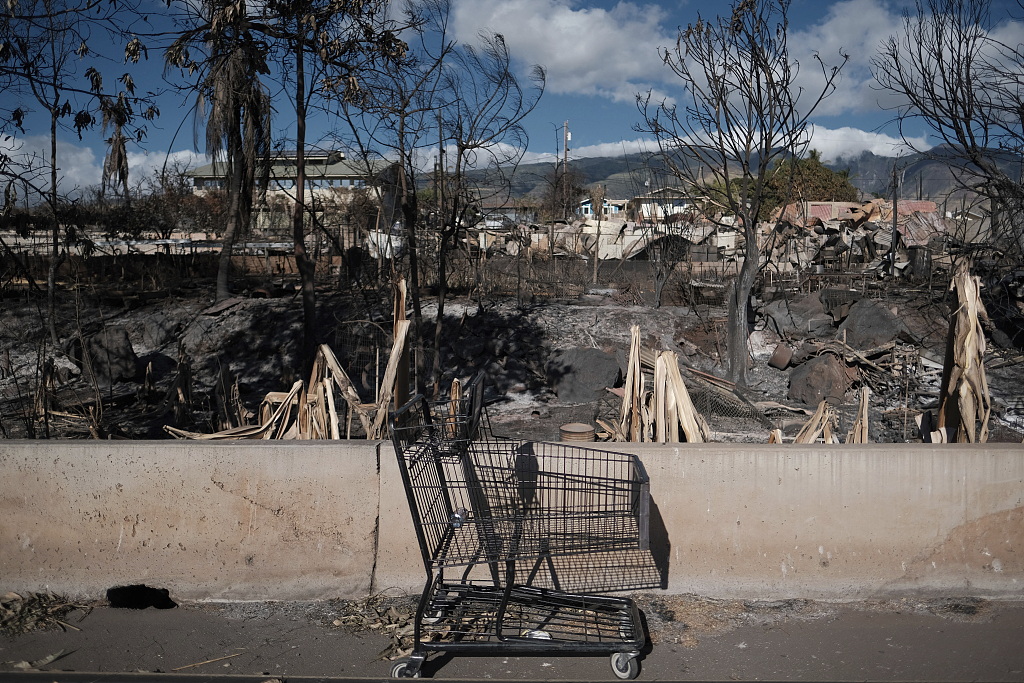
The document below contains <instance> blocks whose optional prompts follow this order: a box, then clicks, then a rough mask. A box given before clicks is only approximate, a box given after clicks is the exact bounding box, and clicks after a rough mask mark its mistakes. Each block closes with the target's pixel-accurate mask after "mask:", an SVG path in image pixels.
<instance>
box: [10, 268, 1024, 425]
mask: <svg viewBox="0 0 1024 683" xmlns="http://www.w3.org/2000/svg"><path fill="white" fill-rule="evenodd" d="M614 291H615V290H614V289H612V290H607V289H603V290H598V291H597V293H595V294H584V295H581V296H580V297H579V298H575V299H571V300H565V299H562V300H554V299H551V300H544V299H539V300H534V301H532V302H529V303H523V302H521V301H518V300H516V299H495V298H491V299H487V300H484V301H483V302H482V306H481V302H480V301H478V300H476V299H471V298H467V297H461V298H460V297H456V298H453V299H452V300H450V301H448V302H447V304H446V308H445V316H444V321H443V324H442V326H441V328H442V329H441V338H442V347H443V348H444V353H443V355H442V358H441V367H442V370H443V373H442V381H441V383H440V385H441V386H442V387H443V386H446V382H450V380H451V379H452V378H453V377H463V378H465V377H469V376H471V375H472V374H474V373H475V372H477V371H479V370H484V371H485V372H486V373H487V374H488V387H489V388H488V393H487V404H488V405H487V408H488V413H489V416H490V420H491V422H492V427H493V431H494V432H495V433H498V434H501V435H505V436H517V437H522V438H532V439H543V440H557V439H558V438H559V427H560V426H561V425H564V424H567V423H570V422H583V423H588V424H592V425H593V424H596V420H597V418H599V417H600V418H604V419H606V420H609V421H614V420H615V419H616V418H617V417H618V415H619V411H620V410H621V399H619V398H618V397H617V396H615V395H614V394H612V393H611V392H609V393H608V394H607V395H606V396H604V397H603V398H601V399H599V400H596V401H593V402H590V403H584V404H569V403H565V402H562V401H559V399H558V397H557V396H556V395H555V393H554V391H553V390H552V388H551V387H550V386H549V383H548V380H547V378H546V375H545V363H546V361H547V358H548V357H549V356H550V354H551V353H552V352H553V351H555V350H558V349H565V348H570V347H590V348H597V349H601V350H603V351H606V352H608V353H609V354H612V355H614V356H616V357H617V358H618V359H619V362H620V365H623V366H624V365H625V362H626V357H627V354H628V349H629V340H630V327H631V326H632V325H639V326H640V329H641V331H642V337H643V341H644V343H645V345H646V346H647V347H649V348H651V349H656V350H673V351H676V352H677V354H678V356H679V358H680V361H681V364H682V365H683V371H684V379H685V381H686V382H687V385H688V387H689V388H690V391H691V394H693V395H694V396H693V397H694V403H695V405H696V407H697V409H698V410H699V411H700V412H701V413H702V414H703V415H704V416H705V418H706V419H707V421H708V423H709V426H710V428H711V431H712V439H713V440H715V441H742V442H751V443H764V442H765V441H766V440H767V435H768V431H769V429H771V428H774V427H779V428H782V429H783V431H784V433H785V434H787V435H789V436H791V435H793V434H795V433H796V431H798V430H799V428H800V426H801V425H802V424H803V423H804V422H806V420H807V419H808V415H809V413H808V412H807V411H808V410H813V408H814V406H806V405H800V404H794V403H793V402H791V401H789V400H788V399H787V390H788V386H789V376H788V373H787V372H786V371H781V370H777V369H775V368H773V367H771V366H770V365H769V363H768V361H769V359H770V357H771V354H772V352H773V351H774V349H775V347H776V345H777V344H779V343H780V342H782V341H786V342H788V343H790V345H793V344H798V343H799V340H792V339H781V338H780V336H779V334H778V333H777V332H776V331H775V330H773V329H772V328H771V327H770V326H768V325H765V323H764V319H763V318H762V317H760V316H756V324H755V328H754V332H753V334H752V336H751V343H750V347H751V349H750V350H751V354H750V363H751V365H750V369H749V382H748V388H747V389H746V390H745V391H743V392H733V394H732V398H730V397H729V396H728V395H725V394H723V392H722V391H721V387H722V386H723V385H722V384H721V383H715V382H713V381H712V382H711V384H710V388H709V384H708V382H707V381H705V380H706V379H707V376H708V375H710V376H718V377H722V376H724V368H723V366H722V364H721V362H720V360H719V359H720V358H721V357H722V356H723V355H725V349H726V341H727V340H726V336H725V324H724V321H725V310H724V308H723V307H722V306H720V305H719V306H715V305H700V306H684V305H665V306H662V307H661V308H653V307H651V306H650V305H647V304H645V305H636V303H635V302H636V300H638V299H637V297H634V298H633V300H632V301H626V302H625V303H623V302H624V301H625V299H624V298H623V297H621V296H619V297H616V296H614V295H613V294H612V293H614ZM210 292H211V289H210V287H208V286H203V283H197V284H194V285H193V286H181V287H178V288H176V289H174V290H164V291H159V292H150V293H146V292H135V291H130V290H126V289H124V288H123V287H117V286H114V285H97V286H89V287H83V288H82V289H80V290H74V291H66V292H63V293H62V296H61V304H60V311H59V317H60V319H61V321H62V324H61V328H62V329H63V330H64V331H65V337H70V336H72V333H73V332H75V331H76V330H81V334H82V335H83V336H88V335H89V334H92V333H95V332H96V331H98V330H100V329H102V328H103V327H112V326H123V327H124V328H125V329H126V330H127V334H128V338H129V339H130V341H131V345H132V348H133V349H134V352H135V354H136V355H137V357H138V361H139V362H138V368H139V374H138V376H137V377H136V378H135V379H134V381H120V382H117V383H115V384H113V385H112V386H107V387H96V386H94V385H93V384H92V383H91V382H89V381H88V377H87V376H86V374H85V373H83V372H82V370H81V368H80V367H78V366H77V365H76V364H75V363H74V362H73V361H72V360H70V359H69V358H68V356H67V353H66V349H65V348H61V349H56V350H55V349H54V348H53V347H52V344H51V343H50V342H49V338H48V335H47V333H46V326H45V322H44V320H45V317H44V311H45V301H44V300H43V299H41V298H39V297H37V296H30V295H29V294H27V293H21V294H8V295H7V297H6V299H5V300H4V302H3V304H4V313H3V316H2V318H0V358H2V360H3V363H2V365H3V372H2V373H0V375H2V376H0V436H2V437H6V438H132V439H140V438H148V439H162V438H170V437H169V435H168V434H167V433H166V431H165V430H164V426H165V425H168V424H175V425H176V426H179V427H181V428H184V429H190V430H194V431H200V432H213V431H218V430H219V429H220V428H224V426H225V425H224V424H223V423H222V422H221V421H218V418H217V412H218V400H220V399H219V398H218V396H221V397H223V396H224V395H225V392H224V391H221V390H218V388H217V385H218V381H219V380H221V378H222V377H223V378H224V385H225V386H226V387H228V393H230V391H231V387H232V386H234V387H235V389H234V390H235V391H236V392H237V401H238V403H239V404H240V405H241V406H242V408H243V411H245V410H247V411H249V412H250V419H251V420H254V419H255V416H256V414H257V413H258V411H259V406H260V403H261V401H262V400H263V398H264V397H265V396H266V395H267V393H268V392H274V391H286V390H287V389H289V388H290V387H291V385H292V383H293V382H294V381H295V379H296V372H295V370H294V368H295V367H296V365H297V362H296V358H297V353H298V349H299V344H300V340H301V334H302V325H303V321H302V311H301V300H300V298H299V296H298V293H297V291H296V290H295V288H294V285H290V286H289V285H288V284H287V283H285V284H284V285H281V284H280V283H279V284H278V285H267V284H265V283H264V284H263V285H262V286H260V287H255V286H252V287H249V288H248V289H241V290H240V291H239V294H238V297H237V298H235V299H232V300H230V301H228V302H225V303H222V304H218V305H216V306H214V302H213V300H212V298H211V294H210ZM938 298H941V295H939V296H938ZM639 299H640V300H642V299H643V297H642V296H641V297H639ZM886 299H887V305H892V306H893V307H894V308H898V310H899V311H901V313H900V316H901V317H902V318H903V319H904V320H906V321H908V323H909V324H910V326H911V328H912V329H914V330H915V331H916V333H917V335H918V337H919V339H920V345H918V346H914V345H909V344H902V342H901V343H900V344H899V345H898V346H897V349H896V350H899V351H900V352H901V353H902V352H904V351H905V352H906V353H908V354H911V353H912V354H924V353H928V354H930V356H931V357H932V358H936V357H937V358H939V359H940V360H941V354H942V350H943V345H944V335H945V323H944V320H943V319H942V317H941V315H939V314H940V313H941V306H938V307H937V306H936V303H935V302H936V301H937V296H936V295H935V294H934V293H927V294H925V293H922V292H920V291H915V290H906V291H904V290H900V291H893V292H892V293H889V294H887V295H886ZM668 301H669V302H670V303H673V304H678V303H680V302H679V301H678V300H673V299H672V298H671V297H669V298H668ZM317 305H318V318H319V321H318V324H319V326H320V332H321V337H322V339H323V340H324V341H325V342H326V343H327V344H329V345H330V346H331V347H332V349H333V350H334V352H335V353H336V354H337V356H338V357H339V359H340V360H342V361H343V363H344V364H345V366H346V369H347V371H348V372H349V374H350V376H351V377H352V379H353V381H354V382H355V383H356V385H357V389H359V391H360V393H361V397H362V398H363V400H364V401H367V402H369V401H372V400H373V396H374V390H375V385H376V383H377V381H378V380H379V378H380V375H381V374H382V372H383V365H384V364H385V363H386V359H387V352H388V350H389V347H388V344H389V341H388V339H387V338H386V336H385V331H386V330H388V329H390V326H389V323H388V321H387V317H388V316H389V315H390V311H389V310H386V309H387V306H388V303H387V300H386V298H385V297H384V296H379V295H378V294H377V293H375V292H367V291H365V290H358V291H353V290H349V291H344V292H339V291H335V290H324V291H322V292H320V293H319V294H318V301H317ZM410 308H411V307H410ZM422 312H423V318H424V327H425V328H426V332H427V334H428V335H429V336H431V337H432V336H433V333H434V318H435V316H436V303H435V302H433V301H431V300H430V299H428V298H425V299H424V304H423V307H422ZM62 344H64V345H65V346H68V344H67V343H66V342H62ZM1020 353H1021V352H1020V350H1019V349H1015V348H1011V349H1006V348H999V347H998V346H997V345H995V344H992V343H990V344H989V351H988V356H987V361H986V363H987V368H988V369H987V376H988V383H989V388H990V392H991V394H992V397H993V405H994V414H993V419H992V422H991V424H990V430H991V433H990V437H989V440H990V441H1011V442H1020V441H1021V439H1022V436H1024V435H1022V426H1024V405H1022V404H1021V401H1020V399H1019V392H1018V387H1019V386H1020V384H1021V382H1024V364H1022V363H1020V362H1019V360H1020ZM182 354H185V355H186V356H187V357H188V369H189V371H190V373H191V380H192V405H191V410H190V411H189V412H188V414H186V415H181V414H179V415H175V414H173V412H172V411H171V410H170V409H169V407H168V405H169V404H168V403H167V402H165V400H164V399H166V398H167V392H168V390H169V389H170V387H171V385H172V383H173V381H174V379H175V378H176V376H177V373H179V372H180V369H179V367H178V363H179V359H180V358H181V357H182ZM49 356H54V357H55V359H56V360H55V370H54V372H53V374H52V380H51V381H49V382H44V381H43V380H44V377H45V376H44V374H43V369H44V360H43V359H45V358H47V357H49ZM915 357H916V356H915ZM893 358H896V352H895V351H894V352H893ZM414 360H415V357H414ZM419 360H420V362H421V367H422V364H423V363H426V362H430V361H429V359H426V360H424V359H423V358H420V359H419ZM894 367H895V366H894ZM147 370H148V373H149V374H148V376H149V377H150V378H151V379H150V381H149V385H148V386H147V383H146V380H145V378H144V375H145V373H146V372H147ZM926 370H927V367H926V366H923V365H922V366H915V367H914V368H913V369H912V370H908V371H907V372H906V373H903V374H899V375H898V376H897V374H894V375H893V376H892V377H888V378H886V382H885V383H883V385H882V387H881V390H878V387H872V388H873V392H872V406H871V410H870V422H871V437H872V440H874V441H880V442H894V441H895V442H900V441H914V440H919V435H918V433H917V426H916V423H915V420H914V418H915V416H916V415H918V414H920V413H921V412H922V411H923V410H926V409H928V408H934V407H935V403H936V401H935V398H934V395H935V393H936V392H937V390H938V377H937V375H936V374H935V372H934V370H932V371H931V372H930V373H929V372H925V371H926ZM701 373H703V374H701ZM416 377H417V370H416V369H414V370H413V379H414V381H415V379H416ZM43 384H46V385H47V386H48V393H47V398H48V401H49V409H48V410H47V411H43V410H41V409H40V406H41V405H42V403H41V402H40V400H39V397H40V386H41V385H43ZM858 384H859V383H857V382H855V383H854V385H852V386H851V387H850V389H849V391H848V392H847V394H846V396H844V398H843V401H842V402H841V403H839V404H838V405H837V406H836V408H837V413H838V424H837V425H836V431H837V433H838V434H840V435H845V434H846V431H847V430H849V428H850V427H851V425H852V423H853V421H854V419H855V417H856V410H857V402H858V398H857V386H858ZM715 386H717V387H718V388H719V390H717V392H716V391H715V390H714V387H715ZM724 386H727V385H724ZM219 391H220V393H218V392H219ZM727 393H728V392H727ZM723 399H724V403H723ZM766 402H768V403H770V404H771V405H768V406H767V407H766ZM750 405H758V406H760V410H759V411H751V410H748V409H747V408H749V407H750ZM744 406H746V407H744ZM354 434H356V435H358V426H356V431H355V432H354Z"/></svg>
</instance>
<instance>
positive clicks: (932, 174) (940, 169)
mask: <svg viewBox="0 0 1024 683" xmlns="http://www.w3.org/2000/svg"><path fill="white" fill-rule="evenodd" d="M933 152H934V150H933ZM824 163H825V165H826V166H828V167H829V168H831V169H832V170H833V171H837V172H838V171H843V170H849V172H850V182H851V183H852V184H853V185H854V187H856V188H857V189H859V190H860V191H861V192H862V194H863V196H864V198H865V200H869V199H871V198H872V197H874V196H876V194H877V195H879V196H884V197H891V196H892V177H893V167H894V165H897V166H898V168H899V169H900V183H899V188H900V194H899V198H900V199H930V200H932V201H934V202H936V203H937V204H938V205H939V206H940V208H942V207H943V205H944V204H945V205H946V207H948V210H950V211H952V210H954V209H955V208H956V207H957V206H958V205H959V203H960V201H961V199H962V197H963V195H964V192H963V190H961V189H959V188H958V186H957V184H956V180H955V178H954V176H953V173H952V171H951V170H950V166H949V164H947V163H945V162H943V161H941V160H939V159H935V158H934V154H930V155H929V156H925V155H922V154H914V155H908V156H903V157H899V158H896V157H886V156H879V155H876V154H873V153H871V152H862V153H861V154H859V155H857V156H850V157H842V158H839V159H837V160H834V161H826V162H824ZM1013 163H1014V161H1013V160H1011V159H1005V161H1004V164H1005V166H1007V167H1009V166H1010V165H1011V164H1013ZM1020 163H1021V162H1020V160H1019V159H1017V160H1016V164H1020ZM1004 164H1001V165H1004ZM569 168H570V169H571V170H573V171H575V172H577V173H579V174H580V175H581V176H582V177H583V179H584V183H585V184H586V185H587V186H590V185H594V184H600V185H604V186H605V188H606V196H607V197H608V198H609V199H629V198H631V197H634V196H636V195H638V194H643V193H644V192H645V191H648V190H649V189H656V187H655V184H656V183H658V182H660V183H663V182H664V181H663V180H658V178H659V176H660V174H659V173H657V168H655V169H653V170H652V168H651V166H650V165H649V164H648V157H646V156H644V155H641V154H627V155H623V156H619V157H588V158H583V159H570V161H569ZM1008 170H1009V169H1008ZM553 171H554V164H553V163H535V164H522V165H520V166H519V168H517V169H516V173H515V175H514V176H513V181H512V196H516V197H521V196H527V195H529V196H535V197H540V196H542V195H544V193H545V190H546V188H547V187H548V185H549V183H550V178H551V177H552V172H553ZM1018 171H1019V169H1018ZM1011 175H1016V174H1015V173H1011ZM645 182H647V183H648V184H647V185H645Z"/></svg>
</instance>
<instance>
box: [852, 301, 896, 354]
mask: <svg viewBox="0 0 1024 683" xmlns="http://www.w3.org/2000/svg"><path fill="white" fill-rule="evenodd" d="M904 331H907V326H906V325H905V324H904V323H903V321H902V320H900V319H899V318H898V317H896V314H895V313H893V312H892V311H891V310H889V308H888V307H887V306H886V305H885V304H883V303H881V302H878V301H872V300H871V299H861V300H860V301H858V302H857V303H855V304H854V305H853V306H852V307H851V308H850V315H848V316H846V320H844V321H843V324H842V325H840V326H839V332H838V333H837V334H836V337H837V338H838V339H844V334H845V341H846V343H847V344H848V345H849V346H851V347H853V348H855V349H858V350H861V351H864V350H867V349H873V348H877V347H879V346H882V345H883V344H888V343H889V342H891V341H893V340H894V339H896V337H898V336H899V334H900V332H904Z"/></svg>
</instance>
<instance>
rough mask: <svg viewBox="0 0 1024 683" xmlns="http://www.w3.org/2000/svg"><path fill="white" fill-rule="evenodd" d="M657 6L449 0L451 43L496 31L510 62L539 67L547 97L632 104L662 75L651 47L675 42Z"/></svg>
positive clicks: (565, 0) (560, 0) (547, 0)
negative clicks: (544, 72) (544, 75)
mask: <svg viewBox="0 0 1024 683" xmlns="http://www.w3.org/2000/svg"><path fill="white" fill-rule="evenodd" d="M667 18H668V17H667V13H666V11H665V10H664V9H663V8H661V7H659V6H657V5H636V4H633V3H631V2H619V3H618V4H616V5H615V6H614V7H612V8H611V9H610V10H605V9H602V8H597V7H576V6H575V5H574V3H571V2H569V1H568V0H456V2H455V8H454V13H453V26H454V28H455V34H456V36H457V38H458V39H459V40H460V41H462V42H465V43H472V42H475V40H476V37H477V34H478V32H479V31H481V30H491V31H496V32H498V33H501V34H502V35H503V36H504V37H505V42H506V44H507V45H508V46H509V50H510V52H511V53H512V55H513V57H514V58H515V59H516V60H517V61H520V62H523V63H529V64H540V65H541V66H543V67H544V68H545V69H546V70H547V76H548V81H547V89H548V91H549V92H551V93H554V94H570V95H598V96H601V97H607V98H608V99H611V100H613V101H616V102H632V101H633V99H634V98H635V97H636V94H637V93H638V92H641V91H646V90H648V89H650V88H654V87H656V86H657V85H659V84H660V83H662V82H663V80H664V79H666V78H668V77H669V76H670V73H669V72H668V69H666V68H665V67H664V66H663V64H662V61H661V59H660V58H659V57H658V51H657V48H658V47H659V46H665V45H672V44H674V43H675V38H674V30H673V31H671V32H666V31H665V29H664V28H663V27H662V25H661V24H662V22H663V20H665V19H667Z"/></svg>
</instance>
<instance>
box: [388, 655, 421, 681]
mask: <svg viewBox="0 0 1024 683" xmlns="http://www.w3.org/2000/svg"><path fill="white" fill-rule="evenodd" d="M420 663H422V662H415V663H414V662H413V661H412V658H411V657H402V658H401V659H396V660H395V663H394V664H392V665H391V677H392V678H419V677H420V667H419V666H418V664H420ZM410 670H412V671H411V675H410Z"/></svg>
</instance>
